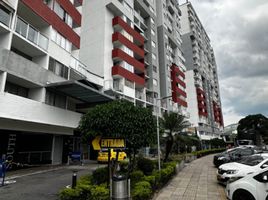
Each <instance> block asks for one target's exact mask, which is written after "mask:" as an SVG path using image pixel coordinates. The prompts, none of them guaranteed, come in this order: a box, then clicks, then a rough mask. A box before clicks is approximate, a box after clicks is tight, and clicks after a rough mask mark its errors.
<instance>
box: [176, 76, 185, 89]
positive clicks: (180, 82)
mask: <svg viewBox="0 0 268 200" xmlns="http://www.w3.org/2000/svg"><path fill="white" fill-rule="evenodd" d="M175 80H176V82H177V83H178V84H180V85H181V86H182V87H184V88H186V84H185V82H183V81H182V80H181V79H179V78H178V77H176V79H175Z"/></svg>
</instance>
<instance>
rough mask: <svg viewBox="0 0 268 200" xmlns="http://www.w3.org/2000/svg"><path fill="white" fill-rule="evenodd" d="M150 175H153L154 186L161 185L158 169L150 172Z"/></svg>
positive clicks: (157, 187)
mask: <svg viewBox="0 0 268 200" xmlns="http://www.w3.org/2000/svg"><path fill="white" fill-rule="evenodd" d="M152 176H154V177H155V188H156V189H159V188H161V186H162V182H161V172H160V171H158V170H154V171H153V173H152Z"/></svg>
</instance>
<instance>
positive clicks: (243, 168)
mask: <svg viewBox="0 0 268 200" xmlns="http://www.w3.org/2000/svg"><path fill="white" fill-rule="evenodd" d="M266 167H268V153H263V154H255V155H251V156H249V157H246V158H244V159H242V160H241V161H239V162H231V163H226V164H223V165H221V166H220V167H219V169H218V171H217V179H218V181H219V182H220V183H223V184H226V183H227V181H228V180H229V179H239V178H241V177H244V176H246V175H247V174H251V173H253V172H256V171H259V170H260V169H263V168H266Z"/></svg>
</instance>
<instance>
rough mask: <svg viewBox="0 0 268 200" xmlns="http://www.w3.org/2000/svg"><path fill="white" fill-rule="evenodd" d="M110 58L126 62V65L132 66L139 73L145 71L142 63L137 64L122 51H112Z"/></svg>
mask: <svg viewBox="0 0 268 200" xmlns="http://www.w3.org/2000/svg"><path fill="white" fill-rule="evenodd" d="M112 57H113V58H120V59H122V60H124V61H126V62H127V63H129V64H130V65H132V66H133V67H134V68H135V69H137V70H139V71H141V72H144V70H145V67H144V63H141V62H139V61H138V60H136V59H135V58H133V57H131V56H130V55H128V54H127V53H125V52H124V51H122V50H121V49H114V50H113V51H112Z"/></svg>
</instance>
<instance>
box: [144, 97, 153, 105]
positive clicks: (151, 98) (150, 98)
mask: <svg viewBox="0 0 268 200" xmlns="http://www.w3.org/2000/svg"><path fill="white" fill-rule="evenodd" d="M146 101H147V102H149V103H151V104H153V103H154V98H153V97H151V96H149V95H146Z"/></svg>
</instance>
